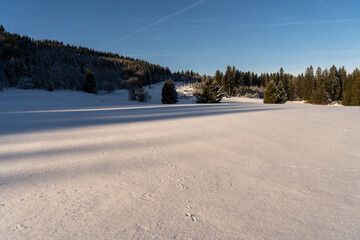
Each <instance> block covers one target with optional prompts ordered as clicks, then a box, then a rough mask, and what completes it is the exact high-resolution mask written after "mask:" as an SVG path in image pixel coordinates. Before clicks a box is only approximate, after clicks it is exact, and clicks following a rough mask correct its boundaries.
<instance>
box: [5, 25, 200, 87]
mask: <svg viewBox="0 0 360 240" xmlns="http://www.w3.org/2000/svg"><path fill="white" fill-rule="evenodd" d="M87 70H89V71H91V72H93V75H94V79H95V81H96V88H97V89H96V90H97V91H101V90H105V91H111V90H113V89H118V88H128V87H129V85H134V84H136V85H138V86H139V87H141V86H143V85H150V84H154V83H157V82H161V81H164V80H166V79H169V78H172V79H174V81H184V82H186V81H195V80H199V79H200V76H199V75H198V74H195V73H194V72H192V71H187V72H176V73H171V71H170V69H169V68H165V67H162V66H159V65H154V64H150V63H148V62H146V61H142V60H139V59H133V58H129V57H124V56H121V55H119V54H113V53H109V52H99V51H96V50H92V49H89V48H85V47H76V46H70V45H68V44H67V45H64V44H63V43H62V42H58V41H52V40H42V41H40V40H34V39H30V38H29V37H27V36H20V35H18V34H11V33H9V32H7V31H5V29H4V27H3V26H0V84H1V87H2V88H3V87H18V88H23V89H31V88H42V89H52V88H53V89H75V90H85V91H86V90H87V89H84V86H86V84H85V83H84V81H85V79H86V78H85V75H86V71H87ZM84 84H85V85H84ZM91 92H95V90H91Z"/></svg>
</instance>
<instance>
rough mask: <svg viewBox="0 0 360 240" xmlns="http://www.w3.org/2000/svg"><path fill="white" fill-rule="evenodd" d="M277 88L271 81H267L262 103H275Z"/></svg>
mask: <svg viewBox="0 0 360 240" xmlns="http://www.w3.org/2000/svg"><path fill="white" fill-rule="evenodd" d="M277 94H278V90H277V88H276V85H275V83H274V82H273V81H271V82H269V84H268V85H267V87H266V91H265V97H264V103H277Z"/></svg>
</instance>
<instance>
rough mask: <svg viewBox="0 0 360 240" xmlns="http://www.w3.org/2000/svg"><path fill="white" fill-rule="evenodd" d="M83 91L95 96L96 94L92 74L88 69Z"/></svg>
mask: <svg viewBox="0 0 360 240" xmlns="http://www.w3.org/2000/svg"><path fill="white" fill-rule="evenodd" d="M83 89H84V92H87V93H95V94H96V93H97V87H96V81H95V77H94V72H93V71H92V70H91V69H89V68H88V69H86V73H85V81H84V84H83Z"/></svg>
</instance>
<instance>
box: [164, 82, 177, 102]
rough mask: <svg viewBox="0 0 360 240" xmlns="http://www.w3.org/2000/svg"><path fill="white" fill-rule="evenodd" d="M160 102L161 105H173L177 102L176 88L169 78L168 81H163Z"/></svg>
mask: <svg viewBox="0 0 360 240" xmlns="http://www.w3.org/2000/svg"><path fill="white" fill-rule="evenodd" d="M161 102H162V103H163V104H175V103H177V102H178V95H177V92H176V88H175V85H174V83H173V81H172V79H171V78H170V79H169V80H165V83H164V86H163V88H162V92H161Z"/></svg>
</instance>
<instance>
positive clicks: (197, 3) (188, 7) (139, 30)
mask: <svg viewBox="0 0 360 240" xmlns="http://www.w3.org/2000/svg"><path fill="white" fill-rule="evenodd" d="M206 1H208V0H200V1H198V2H196V3H194V4H191V5H190V6H187V7H186V8H183V9H180V10H179V11H176V12H174V13H172V14H170V15H168V16H166V17H164V18H161V19H159V20H157V21H155V22H153V23H151V24H149V25H147V26H145V27H142V28H139V29H137V30H135V31H133V32H131V33H129V34H127V35H125V36H123V37H121V38H118V39H116V40H115V41H113V42H111V43H109V44H107V45H105V46H102V47H100V48H99V50H102V49H104V48H108V47H110V46H112V45H114V44H115V43H117V42H120V41H122V40H124V39H126V38H129V37H131V36H133V35H135V34H136V33H139V32H142V31H144V30H146V29H148V28H151V27H153V26H155V25H157V24H159V23H162V22H164V21H166V20H168V19H169V18H172V17H175V16H177V15H179V14H181V13H183V12H185V11H187V10H189V9H191V8H193V7H196V6H197V5H200V4H202V3H204V2H206Z"/></svg>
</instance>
